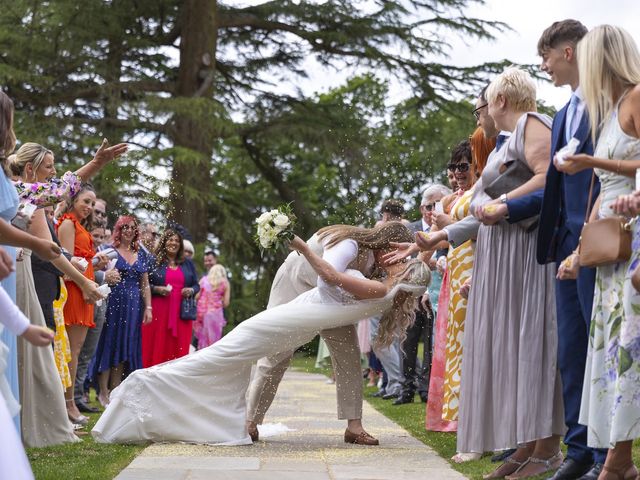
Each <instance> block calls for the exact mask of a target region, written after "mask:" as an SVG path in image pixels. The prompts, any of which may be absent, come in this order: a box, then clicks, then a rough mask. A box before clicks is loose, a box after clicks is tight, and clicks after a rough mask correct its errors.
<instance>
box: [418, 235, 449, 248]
mask: <svg viewBox="0 0 640 480" xmlns="http://www.w3.org/2000/svg"><path fill="white" fill-rule="evenodd" d="M415 239H416V245H417V246H418V248H419V249H420V250H422V251H423V252H424V251H428V250H434V249H435V248H436V246H437V245H438V244H439V243H440V242H443V241H444V242H446V241H447V240H448V237H447V232H445V231H444V230H440V231H438V232H433V233H426V232H418V233H416V236H415Z"/></svg>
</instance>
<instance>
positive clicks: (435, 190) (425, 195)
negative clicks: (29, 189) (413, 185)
mask: <svg viewBox="0 0 640 480" xmlns="http://www.w3.org/2000/svg"><path fill="white" fill-rule="evenodd" d="M452 193H453V192H452V191H451V189H450V188H447V187H445V186H444V185H442V184H440V183H435V184H433V185H431V186H429V187H427V188H426V189H425V191H424V192H422V202H421V203H420V206H422V205H426V204H427V203H429V200H430V199H431V198H433V197H435V196H440V198H442V197H446V196H447V195H451V194H452Z"/></svg>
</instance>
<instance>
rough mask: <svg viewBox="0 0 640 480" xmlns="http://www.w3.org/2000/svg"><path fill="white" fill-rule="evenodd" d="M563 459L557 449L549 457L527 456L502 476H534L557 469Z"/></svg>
mask: <svg viewBox="0 0 640 480" xmlns="http://www.w3.org/2000/svg"><path fill="white" fill-rule="evenodd" d="M563 460H564V456H563V455H562V451H558V452H557V453H555V454H553V455H552V456H550V457H549V458H537V457H529V458H528V459H527V461H526V462H524V463H523V464H522V465H520V468H518V469H517V470H516V471H515V472H513V473H512V474H510V475H506V476H505V477H504V478H505V479H506V480H519V479H521V478H529V477H535V476H538V475H541V474H543V473H547V472H550V471H552V470H557V469H558V468H559V467H560V465H562V461H563ZM529 465H531V466H532V467H533V468H531V469H529V471H528V472H526V473H525V470H526V469H527V467H528V466H529ZM636 473H637V472H636ZM633 478H635V477H633Z"/></svg>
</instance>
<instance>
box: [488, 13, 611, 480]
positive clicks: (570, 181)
mask: <svg viewBox="0 0 640 480" xmlns="http://www.w3.org/2000/svg"><path fill="white" fill-rule="evenodd" d="M586 33H587V28H586V27H585V26H584V25H582V24H581V23H580V22H578V21H576V20H564V21H561V22H555V23H554V24H552V25H551V26H550V27H549V28H547V29H546V30H545V31H544V32H543V33H542V36H541V37H540V40H539V41H538V54H539V55H540V56H541V57H542V64H541V69H542V70H543V71H544V72H546V73H547V74H548V75H549V76H550V77H551V80H552V81H553V83H554V85H555V86H561V85H570V86H571V90H572V95H571V99H570V101H569V103H568V104H567V105H565V106H564V108H562V110H560V111H559V112H558V113H557V115H556V116H555V118H554V119H553V126H552V130H551V132H552V133H551V135H552V138H551V159H553V156H554V155H555V153H556V152H557V151H558V150H560V149H561V148H562V147H564V146H565V145H566V144H567V143H568V141H569V140H570V139H571V138H572V137H575V138H577V139H578V140H579V142H580V144H579V146H578V149H577V152H576V153H587V154H589V155H592V154H593V145H592V143H591V134H590V131H589V122H588V118H587V114H586V112H585V105H584V101H583V100H582V98H581V92H580V89H579V87H578V84H579V78H578V65H577V63H576V45H577V43H578V42H579V41H580V39H581V38H582V37H583V36H584V35H585V34H586ZM591 175H592V170H590V169H589V170H584V171H582V172H579V173H577V174H575V175H565V174H563V173H560V172H558V170H557V169H556V168H555V166H554V165H553V161H552V162H551V164H550V165H549V170H548V172H547V180H546V184H545V188H544V189H541V190H538V191H537V192H533V193H532V194H530V195H527V196H525V197H521V198H518V199H514V200H509V199H508V198H506V199H503V202H504V203H503V204H502V205H500V206H499V208H498V209H497V210H496V212H495V216H496V217H498V218H501V217H505V216H508V221H509V222H512V223H515V222H518V221H520V220H523V219H525V218H529V217H532V216H534V215H537V214H540V226H539V228H538V248H537V252H536V253H537V259H538V263H540V264H544V263H548V262H556V264H557V265H558V267H559V266H560V262H562V261H563V260H564V259H565V258H567V257H568V256H569V255H570V254H571V253H572V252H573V251H574V250H575V249H576V247H577V246H578V241H579V238H580V232H581V230H582V225H583V223H584V219H585V211H586V208H587V202H588V198H587V197H588V192H589V185H590V182H591ZM598 192H599V185H596V189H595V190H594V195H593V198H594V199H595V198H596V197H597V196H598ZM492 217H493V215H492ZM594 284H595V270H594V269H589V268H581V269H580V273H579V275H578V278H577V279H576V280H557V281H556V312H557V317H558V367H559V368H560V374H561V377H562V389H563V399H564V410H565V423H566V425H567V433H566V435H565V438H564V442H565V444H566V445H567V458H566V459H565V461H564V463H563V464H562V466H561V467H560V468H559V469H558V470H557V471H556V473H555V475H553V476H552V477H551V479H552V480H574V479H580V480H591V479H594V480H595V479H597V478H598V475H599V474H600V471H601V470H602V465H603V464H604V460H605V457H606V450H594V449H591V448H589V447H588V446H587V428H586V427H585V426H584V425H580V424H579V423H578V416H579V413H580V401H581V397H582V383H583V380H584V369H585V361H586V356H587V347H588V339H589V323H590V321H591V307H592V303H593V291H594Z"/></svg>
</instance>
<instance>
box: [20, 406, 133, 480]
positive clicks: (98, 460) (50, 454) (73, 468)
mask: <svg viewBox="0 0 640 480" xmlns="http://www.w3.org/2000/svg"><path fill="white" fill-rule="evenodd" d="M93 405H94V406H96V404H95V403H94V404H93ZM85 415H88V416H89V418H90V421H89V424H88V425H87V426H86V427H85V428H84V429H83V430H82V432H87V434H85V435H82V436H81V437H80V440H81V441H80V442H77V443H68V444H65V445H56V446H55V447H43V448H28V449H27V456H28V457H29V462H30V463H31V468H32V469H33V473H34V475H35V478H36V480H59V479H61V478H63V479H65V480H111V479H113V478H114V477H115V476H116V475H118V473H120V471H121V470H122V469H123V468H125V467H126V466H127V465H129V463H131V461H132V460H133V459H134V458H135V457H136V455H138V453H140V452H141V451H142V450H143V449H144V446H139V445H135V446H133V445H112V444H104V443H96V442H94V441H93V437H92V436H91V434H90V433H89V432H91V428H93V425H95V423H96V422H97V420H98V417H99V416H100V414H99V413H93V414H85Z"/></svg>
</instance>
